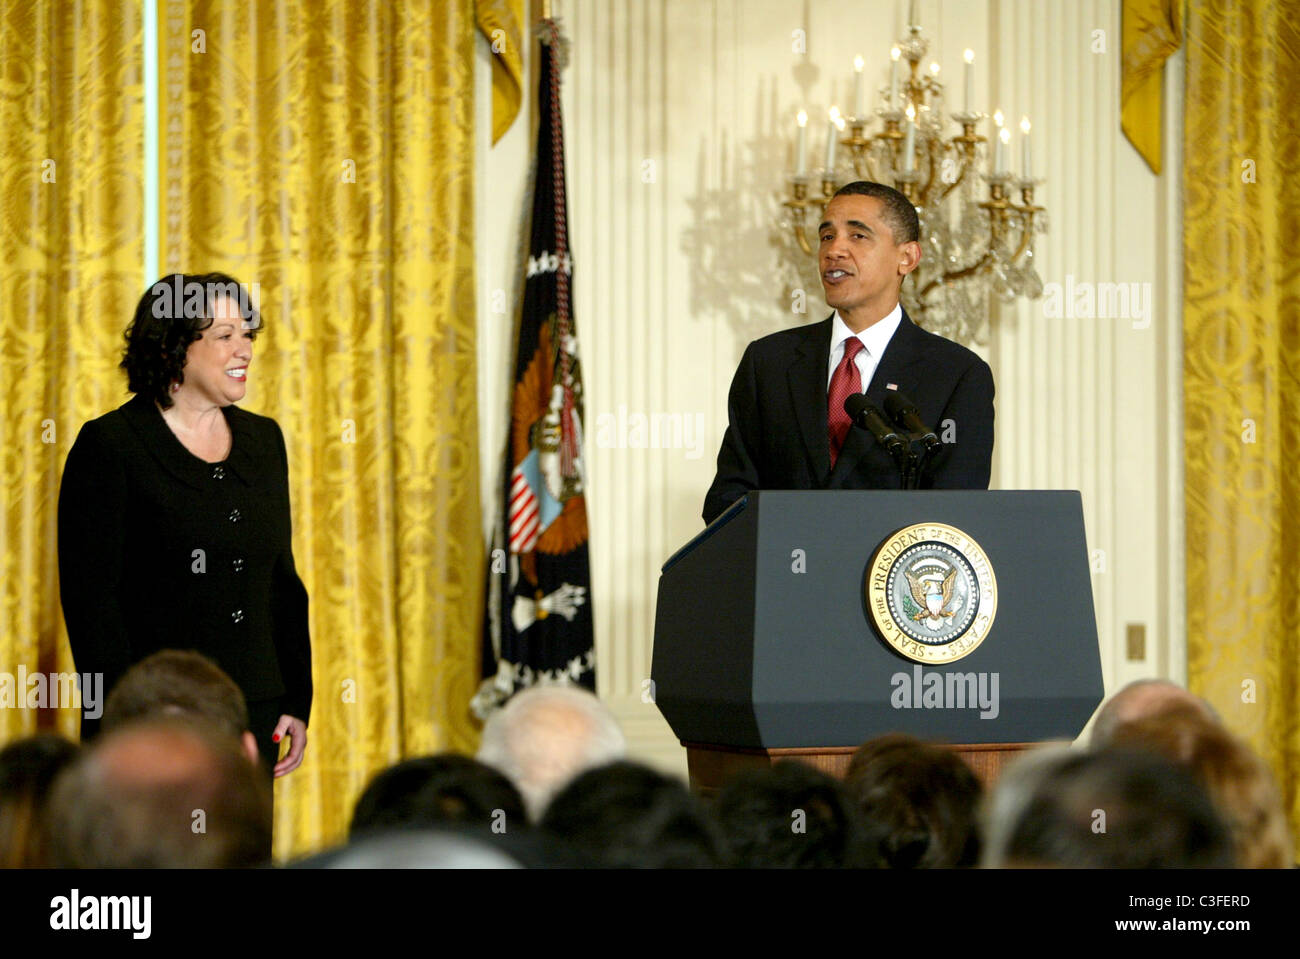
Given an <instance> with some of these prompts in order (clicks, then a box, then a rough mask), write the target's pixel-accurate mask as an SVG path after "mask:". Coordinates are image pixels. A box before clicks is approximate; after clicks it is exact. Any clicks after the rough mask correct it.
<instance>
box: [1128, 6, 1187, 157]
mask: <svg viewBox="0 0 1300 959" xmlns="http://www.w3.org/2000/svg"><path fill="white" fill-rule="evenodd" d="M1122 20H1123V53H1122V55H1121V57H1120V90H1121V92H1120V100H1121V111H1120V127H1121V129H1123V131H1124V135H1125V136H1126V137H1128V139H1129V142H1130V143H1132V144H1133V146H1134V148H1136V149H1137V151H1138V153H1139V154H1141V156H1142V159H1144V160H1146V162H1147V166H1149V167H1150V168H1151V171H1152V172H1153V173H1159V172H1160V155H1161V151H1162V137H1161V130H1162V126H1161V119H1162V118H1161V108H1162V105H1163V102H1164V79H1165V77H1164V66H1165V60H1167V59H1169V57H1170V56H1171V55H1172V54H1173V53H1174V51H1175V50H1177V49H1178V46H1179V44H1181V43H1182V41H1183V0H1124V6H1123V13H1122Z"/></svg>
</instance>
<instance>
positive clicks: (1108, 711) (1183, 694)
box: [1091, 679, 1219, 749]
mask: <svg viewBox="0 0 1300 959" xmlns="http://www.w3.org/2000/svg"><path fill="white" fill-rule="evenodd" d="M1183 706H1191V707H1193V708H1195V709H1198V710H1200V711H1201V712H1203V713H1204V714H1205V716H1206V718H1207V719H1210V720H1212V721H1214V722H1218V721H1219V717H1218V716H1216V715H1215V714H1214V710H1213V709H1212V708H1211V707H1210V704H1209V703H1207V702H1206V701H1205V700H1203V699H1201V697H1200V696H1196V695H1193V694H1192V693H1189V692H1188V691H1187V690H1185V689H1183V687H1181V686H1179V685H1178V684H1177V683H1171V682H1170V681H1169V680H1167V679H1137V680H1134V681H1133V682H1131V683H1129V684H1128V685H1127V686H1125V687H1124V688H1123V689H1121V690H1120V691H1119V692H1117V693H1116V694H1115V695H1114V696H1111V697H1110V699H1108V700H1106V701H1105V702H1104V703H1102V706H1101V709H1100V710H1098V712H1097V718H1096V720H1095V721H1094V722H1093V724H1092V739H1091V745H1092V748H1093V749H1100V748H1102V747H1103V746H1109V745H1110V742H1111V737H1112V736H1114V734H1115V730H1116V729H1118V728H1119V727H1120V726H1122V725H1123V724H1124V723H1131V722H1132V721H1133V720H1135V719H1142V718H1144V717H1146V716H1158V715H1160V714H1161V713H1163V712H1165V711H1167V710H1170V709H1178V708H1179V707H1183Z"/></svg>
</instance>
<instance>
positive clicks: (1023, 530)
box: [651, 490, 1103, 795]
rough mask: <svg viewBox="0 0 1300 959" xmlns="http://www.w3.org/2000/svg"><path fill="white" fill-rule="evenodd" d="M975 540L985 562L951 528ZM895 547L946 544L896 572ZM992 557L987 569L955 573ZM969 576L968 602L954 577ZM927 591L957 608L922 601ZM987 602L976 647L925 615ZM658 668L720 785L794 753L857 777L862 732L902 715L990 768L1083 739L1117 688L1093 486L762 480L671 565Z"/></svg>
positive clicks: (669, 708) (659, 685) (963, 615)
mask: <svg viewBox="0 0 1300 959" xmlns="http://www.w3.org/2000/svg"><path fill="white" fill-rule="evenodd" d="M950 530H951V531H955V533H960V534H962V537H964V538H959V537H957V536H956V535H955V533H950V532H949V531H950ZM900 531H907V532H906V533H904V534H902V535H901V536H900V535H899V534H900ZM891 537H892V538H893V541H892V542H891ZM959 541H960V542H970V543H973V544H975V545H974V549H973V551H971V550H968V552H971V553H972V555H976V554H978V555H977V558H976V559H975V560H968V559H967V558H966V554H965V553H962V551H961V549H960V548H958V549H950V548H948V546H947V545H946V544H947V543H957V542H959ZM893 543H897V545H893ZM886 544H889V545H888V546H887V548H886V549H882V546H883V545H886ZM916 544H921V545H919V546H917V549H918V550H920V552H915V551H913V550H912V546H913V545H916ZM927 544H929V545H927ZM935 544H943V548H940V546H939V545H935ZM878 550H880V551H881V555H880V556H879V557H876V566H875V567H874V569H873V567H872V565H871V564H872V560H873V557H875V556H876V553H877V551H878ZM890 551H898V555H899V557H900V558H899V559H898V560H897V561H896V562H895V566H898V565H899V564H901V563H905V562H907V561H908V560H907V559H906V556H907V555H915V556H918V557H924V556H925V555H926V554H927V551H928V553H929V554H932V555H931V560H930V561H925V560H924V559H920V560H916V561H915V562H914V564H913V566H914V568H912V569H908V568H903V569H899V568H894V567H890V566H889V563H890V562H891V558H890ZM985 559H986V560H987V572H988V573H990V574H991V575H990V576H988V577H986V579H987V582H986V583H985V584H984V585H983V586H980V585H979V584H978V583H975V580H974V579H971V577H970V576H968V575H966V574H963V576H962V577H961V579H960V581H959V580H957V579H944V576H945V575H946V574H945V570H947V569H955V568H957V567H961V568H962V569H965V570H968V571H973V570H976V568H977V567H979V566H980V564H981V563H982V562H983V561H984V560H985ZM886 572H888V576H886V575H885V574H886ZM904 577H906V579H904ZM918 580H925V581H926V582H922V583H920V584H919V585H918V584H917V582H916V581H918ZM941 580H942V582H941ZM966 580H970V582H971V583H973V584H974V585H972V586H971V587H970V595H969V596H968V597H966V600H965V609H963V608H962V603H961V602H960V601H953V600H951V599H950V597H949V587H948V584H949V583H950V582H957V583H958V586H960V582H961V581H966ZM909 581H910V582H912V585H911V586H909V585H908V582H909ZM873 589H875V594H874V595H875V599H874V600H872V599H871V598H870V597H871V596H872V595H873V594H872V590H873ZM909 590H910V593H909ZM918 590H919V591H918ZM926 590H928V591H929V596H930V602H931V603H932V604H933V607H934V609H936V610H940V611H938V612H934V613H931V612H928V611H927V610H925V609H923V607H924V606H925V600H926V593H925V591H926ZM952 592H953V594H954V595H956V594H957V593H959V592H960V589H959V588H957V587H954V588H953V590H952ZM885 595H889V596H893V597H894V599H893V600H891V601H890V602H893V603H894V605H895V606H896V607H898V608H899V609H902V608H904V607H905V609H906V614H904V615H902V616H901V618H897V621H898V622H901V623H902V624H903V625H902V627H901V629H902V630H903V631H904V632H901V633H899V632H897V629H899V628H900V627H891V626H889V625H888V622H889V621H888V620H886V621H885V622H886V625H885V627H884V628H882V627H881V626H879V625H877V622H878V621H879V618H880V617H881V616H882V615H886V614H885V613H884V612H882V610H883V605H884V602H885V600H884V599H882V597H883V596H885ZM910 596H914V597H916V599H915V600H912V599H911V598H909V597H910ZM873 603H874V605H875V606H876V610H875V613H874V614H873V609H872V605H873ZM944 603H947V604H948V605H947V606H943V605H942V604H944ZM918 604H919V605H918ZM951 609H956V610H957V612H955V613H954V612H951V611H950V610H951ZM907 614H911V615H907ZM918 617H919V621H918ZM944 617H948V618H947V619H945V618H944ZM981 617H986V619H987V622H986V625H985V626H984V631H983V633H982V635H981V636H980V638H979V640H978V642H977V643H976V644H975V645H974V648H970V649H967V650H964V651H961V652H960V653H959V654H958V653H957V652H956V650H957V649H958V647H960V646H963V645H969V644H971V643H974V642H975V640H974V639H973V638H971V637H973V636H974V635H975V634H974V633H970V632H968V633H967V634H965V635H964V636H963V638H962V639H961V640H960V641H958V642H956V643H953V644H949V645H948V646H946V647H945V646H944V644H943V643H939V642H938V641H933V643H934V644H933V645H931V644H932V640H930V639H929V634H928V633H927V632H926V630H927V628H931V627H933V628H934V629H937V630H939V632H937V633H935V635H936V636H939V637H941V636H943V635H944V633H943V631H944V630H947V631H951V630H954V629H956V625H951V624H956V623H958V622H965V621H969V622H970V623H971V624H972V626H971V628H972V629H976V630H978V629H979V624H980V623H981V622H982V620H981ZM927 623H928V624H930V626H927V625H926V624H927ZM935 624H938V625H935ZM890 630H894V631H895V632H896V633H897V634H896V635H895V636H894V639H895V640H896V642H895V644H893V645H891V644H889V643H887V642H886V641H885V639H884V638H882V637H884V636H885V635H888V634H889V631H890ZM905 634H906V635H905ZM909 635H910V636H918V637H919V639H918V640H917V641H915V642H912V641H910V640H908V638H907V637H908V636H909ZM898 640H901V643H900V642H898ZM900 646H901V647H904V648H906V649H908V650H910V651H911V652H909V653H908V654H905V653H904V652H900ZM950 652H951V653H952V655H953V656H954V658H953V659H952V660H951V661H946V660H945V659H944V657H945V656H947V655H948V654H949V653H950ZM915 655H921V656H928V657H930V658H931V661H929V662H916V661H914V658H909V656H913V657H914V656H915ZM936 657H937V661H936ZM651 678H652V680H653V686H654V697H655V703H656V705H657V706H658V707H659V709H660V711H661V712H662V713H663V715H664V718H665V719H666V720H667V721H668V724H669V726H671V727H672V730H673V732H674V734H676V736H677V738H678V739H679V740H680V741H681V742H682V744H683V745H684V746H685V747H686V749H687V762H688V767H689V770H690V778H691V786H692V788H693V789H695V790H696V791H697V792H700V793H702V794H705V795H709V794H711V793H713V792H715V791H716V790H717V789H718V788H719V787H720V786H721V784H722V783H723V782H724V781H725V779H727V778H729V776H730V775H731V774H732V773H734V772H735V771H736V770H738V769H740V768H743V767H746V766H754V765H765V764H770V763H772V762H775V761H776V760H779V759H782V758H797V759H800V760H802V761H805V762H809V763H811V764H812V765H815V766H817V767H819V768H822V769H824V770H826V771H828V772H831V773H832V774H842V773H843V772H844V770H845V769H847V766H848V761H849V758H850V757H851V755H852V753H853V751H854V750H855V749H856V747H858V746H859V745H861V744H862V743H863V742H865V741H866V740H868V739H871V738H873V737H875V736H878V735H881V734H884V733H887V732H905V733H910V734H912V735H915V736H917V737H920V738H921V739H925V740H929V741H934V742H937V743H941V744H945V745H947V746H948V747H949V748H952V749H954V750H956V751H957V752H958V753H959V754H960V755H961V756H962V757H963V758H964V759H966V761H967V762H968V763H969V764H970V765H971V766H972V768H973V769H974V770H975V771H976V773H977V775H979V776H980V777H981V778H982V779H983V780H984V781H985V782H989V781H991V780H992V779H993V778H995V777H996V775H997V772H998V770H999V769H1000V767H1001V766H1002V765H1003V764H1004V763H1005V762H1006V761H1007V760H1009V759H1010V758H1012V757H1014V755H1015V753H1016V752H1017V751H1019V750H1023V749H1025V748H1029V747H1030V746H1033V745H1037V744H1039V743H1043V742H1050V741H1060V740H1064V741H1069V740H1073V739H1074V738H1075V737H1076V736H1077V735H1078V733H1079V731H1080V730H1081V729H1082V728H1083V726H1084V725H1085V724H1086V723H1087V721H1088V719H1089V717H1090V716H1091V715H1092V713H1093V711H1094V710H1095V709H1096V707H1097V705H1098V704H1099V703H1100V702H1101V699H1102V694H1103V686H1102V676H1101V659H1100V653H1099V650H1098V646H1097V627H1096V618H1095V615H1094V612H1093V602H1092V583H1091V580H1090V570H1089V565H1088V555H1087V548H1086V544H1085V539H1084V526H1083V509H1082V500H1081V497H1080V494H1079V493H1078V492H1077V491H1007V492H1003V491H986V490H979V491H956V490H954V491H940V490H913V491H906V492H901V491H887V490H825V491H776V490H765V491H757V492H753V493H749V494H747V495H746V496H745V497H743V498H742V499H740V500H738V501H737V502H736V503H734V504H733V505H732V507H731V508H730V509H728V510H727V512H725V513H724V514H723V515H722V516H720V517H718V518H717V519H716V520H715V521H714V522H713V523H712V524H711V525H710V526H709V527H708V528H707V529H705V530H704V531H703V532H702V533H700V534H699V535H698V536H696V537H695V538H694V539H692V540H691V541H690V542H689V543H687V544H686V545H685V546H684V547H682V549H680V550H678V551H677V553H675V554H674V555H673V556H672V557H671V558H670V559H669V560H668V561H667V562H666V563H665V564H664V566H663V570H662V573H661V575H660V579H659V593H658V599H657V604H656V613H655V635H654V654H653V663H652V667H651Z"/></svg>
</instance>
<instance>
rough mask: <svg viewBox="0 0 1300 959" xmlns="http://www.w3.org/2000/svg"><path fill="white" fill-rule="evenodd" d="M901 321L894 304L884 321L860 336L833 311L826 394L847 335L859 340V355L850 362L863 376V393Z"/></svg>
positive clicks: (898, 309)
mask: <svg viewBox="0 0 1300 959" xmlns="http://www.w3.org/2000/svg"><path fill="white" fill-rule="evenodd" d="M901 322H903V307H902V306H901V305H900V304H897V303H896V304H894V309H893V310H892V311H891V312H890V313H889V314H888V315H887V316H886V317H885V318H884V319H883V320H881V321H879V322H878V323H873V324H871V325H870V326H869V327H867V328H866V329H865V330H863V331H862V332H861V333H854V332H853V331H852V330H850V329H849V328H848V326H846V325H845V323H844V321H843V320H842V319H840V311H839V310H836V311H835V313H834V315H833V316H832V317H831V362H830V366H829V367H828V369H827V373H826V392H827V393H828V394H829V393H830V389H831V379H832V378H834V376H835V369H836V367H838V366H839V365H840V360H842V359H844V341H845V340H847V339H848V338H849V337H850V336H856V337H857V338H858V339H859V340H861V341H862V346H863V349H860V350H858V355H857V356H855V357H854V358H853V362H854V363H856V364H857V367H858V375H859V376H861V377H862V392H863V393H865V392H866V391H867V387H868V386H870V385H871V378H872V377H873V376H875V375H876V367H877V366H879V365H880V358H881V357H882V356H884V355H885V347H887V346H888V345H889V341H890V340H891V339H893V337H894V333H895V332H897V330H898V324H899V323H901Z"/></svg>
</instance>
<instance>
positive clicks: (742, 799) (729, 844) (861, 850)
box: [714, 760, 881, 869]
mask: <svg viewBox="0 0 1300 959" xmlns="http://www.w3.org/2000/svg"><path fill="white" fill-rule="evenodd" d="M714 816H715V818H716V819H717V822H718V825H719V827H720V828H721V830H722V841H723V845H724V847H725V849H726V852H727V859H728V862H729V863H730V865H732V866H737V867H740V868H744V869H756V868H763V867H769V866H770V867H774V868H781V869H790V868H803V869H816V868H841V867H848V868H864V867H869V866H878V865H881V863H880V862H879V859H878V857H877V856H876V855H874V850H872V849H871V848H870V845H869V843H868V837H867V834H866V830H865V828H864V827H863V823H862V821H861V816H860V814H859V813H858V811H857V810H856V809H855V808H854V807H853V804H852V803H850V802H849V800H848V797H847V796H846V795H845V792H844V787H843V785H842V784H841V783H840V781H839V780H838V779H835V778H834V777H833V776H828V775H827V774H826V773H824V772H822V771H820V770H818V769H814V768H813V767H812V766H809V765H807V764H806V763H801V762H794V761H790V760H787V761H784V762H779V763H776V764H775V765H774V766H771V767H767V768H763V769H747V770H745V771H743V772H740V773H737V774H736V775H735V776H733V777H732V778H731V780H730V781H729V782H728V783H727V784H726V786H725V787H724V788H723V790H722V793H721V794H720V795H719V797H718V802H717V806H716V807H715V809H714Z"/></svg>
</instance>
